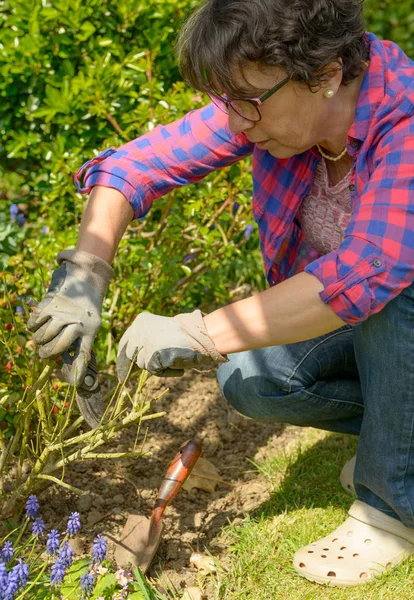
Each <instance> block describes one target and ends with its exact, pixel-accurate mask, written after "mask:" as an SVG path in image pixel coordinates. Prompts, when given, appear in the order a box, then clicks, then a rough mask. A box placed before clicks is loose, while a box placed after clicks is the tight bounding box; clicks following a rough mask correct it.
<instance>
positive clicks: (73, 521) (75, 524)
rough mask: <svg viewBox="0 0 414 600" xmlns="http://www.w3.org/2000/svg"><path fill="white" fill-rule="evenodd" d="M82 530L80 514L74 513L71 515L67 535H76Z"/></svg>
mask: <svg viewBox="0 0 414 600" xmlns="http://www.w3.org/2000/svg"><path fill="white" fill-rule="evenodd" d="M80 528H81V523H80V514H79V513H78V512H73V513H72V514H71V515H69V519H68V525H67V527H66V533H69V534H70V535H76V534H77V533H78V532H79V529H80Z"/></svg>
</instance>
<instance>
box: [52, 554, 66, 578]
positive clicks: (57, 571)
mask: <svg viewBox="0 0 414 600" xmlns="http://www.w3.org/2000/svg"><path fill="white" fill-rule="evenodd" d="M66 568H67V567H66V565H65V563H64V562H63V560H62V559H61V558H58V559H57V561H56V562H55V564H54V565H53V566H52V568H51V569H50V583H51V584H52V585H59V584H60V583H62V581H63V579H64V577H65V574H66Z"/></svg>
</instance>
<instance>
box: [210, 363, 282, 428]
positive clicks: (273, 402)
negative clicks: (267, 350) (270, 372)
mask: <svg viewBox="0 0 414 600" xmlns="http://www.w3.org/2000/svg"><path fill="white" fill-rule="evenodd" d="M248 355H250V356H248ZM254 367H255V361H254V360H252V357H251V353H250V352H241V353H239V354H233V355H232V356H231V360H230V361H229V362H228V363H224V364H222V365H220V367H219V369H218V371H217V380H218V383H219V386H220V390H221V393H222V394H223V396H224V398H225V399H226V400H227V402H228V403H229V404H231V406H232V407H233V408H234V409H235V410H237V411H238V412H239V413H241V414H242V415H244V416H246V417H250V418H252V419H255V420H259V421H260V420H262V421H269V420H272V421H277V422H279V423H284V422H286V423H289V422H292V414H291V411H290V410H289V408H288V407H289V404H290V396H291V394H290V393H289V391H288V388H289V386H288V385H287V384H286V383H284V382H283V380H282V379H281V380H277V378H276V377H272V381H269V380H268V379H267V378H266V375H265V374H263V373H261V372H260V370H257V369H255V368H254Z"/></svg>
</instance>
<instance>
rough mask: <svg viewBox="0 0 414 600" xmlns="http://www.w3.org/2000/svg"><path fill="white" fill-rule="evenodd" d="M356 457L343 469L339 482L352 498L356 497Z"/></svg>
mask: <svg viewBox="0 0 414 600" xmlns="http://www.w3.org/2000/svg"><path fill="white" fill-rule="evenodd" d="M355 463H356V455H355V456H353V457H352V458H351V460H348V462H346V463H345V464H344V466H343V467H342V471H341V474H340V475H339V481H340V482H341V485H342V487H343V488H344V490H345V491H346V493H347V494H349V495H350V496H356V491H355V486H354V471H355Z"/></svg>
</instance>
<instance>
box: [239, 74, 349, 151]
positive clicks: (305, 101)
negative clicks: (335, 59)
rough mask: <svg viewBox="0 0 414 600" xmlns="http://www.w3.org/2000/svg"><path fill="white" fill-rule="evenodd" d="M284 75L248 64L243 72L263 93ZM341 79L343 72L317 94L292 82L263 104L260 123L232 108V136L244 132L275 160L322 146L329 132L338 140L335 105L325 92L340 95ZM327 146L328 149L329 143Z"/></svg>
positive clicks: (325, 84)
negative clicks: (338, 91) (246, 117)
mask: <svg viewBox="0 0 414 600" xmlns="http://www.w3.org/2000/svg"><path fill="white" fill-rule="evenodd" d="M335 66H336V67H337V65H335ZM285 76H286V74H285V73H283V71H281V69H279V68H277V67H266V69H265V70H264V69H263V68H261V69H260V70H259V68H258V67H257V65H254V64H249V65H248V66H247V67H246V68H245V70H244V77H245V80H247V82H248V83H249V84H250V85H251V86H253V87H254V88H256V89H258V90H260V94H261V93H263V92H265V91H266V90H268V89H270V88H271V87H273V86H274V85H275V84H276V83H277V82H278V81H281V80H282V79H283V78H284V77H285ZM341 78H342V73H341V71H339V72H338V71H336V72H335V74H334V76H333V78H332V79H331V80H330V81H329V82H326V83H324V87H323V88H321V89H320V90H318V91H317V92H311V91H310V90H309V88H308V87H307V86H306V85H304V84H301V83H299V82H296V81H289V82H288V83H287V84H286V85H285V86H283V87H282V88H281V89H280V90H278V91H277V92H276V93H275V94H273V95H272V96H271V97H270V98H268V99H267V100H265V101H264V102H263V104H262V105H261V106H260V110H261V113H262V119H261V121H258V122H254V123H253V122H251V121H248V120H246V119H244V118H243V117H240V116H239V115H238V114H237V113H236V112H235V111H234V110H233V109H231V108H230V113H229V125H230V129H231V130H232V131H233V133H241V132H243V133H245V134H246V136H247V137H248V139H249V140H250V141H252V142H255V143H256V144H257V146H258V147H259V148H261V149H264V150H267V151H268V152H269V153H270V154H272V155H273V156H275V157H276V158H290V157H291V156H293V155H295V154H300V153H302V152H305V151H306V150H309V148H312V147H313V146H314V145H315V144H316V143H319V144H323V141H324V140H326V136H327V130H329V131H330V135H331V136H333V137H335V136H337V132H339V129H340V123H338V117H339V115H338V114H337V111H335V110H334V106H335V102H334V100H333V99H329V100H328V99H327V98H325V97H324V95H323V93H324V92H325V91H326V90H327V89H333V90H334V91H335V92H337V90H338V88H339V85H340V82H341ZM260 94H257V96H259V95H260ZM326 146H328V147H329V144H326Z"/></svg>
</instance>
